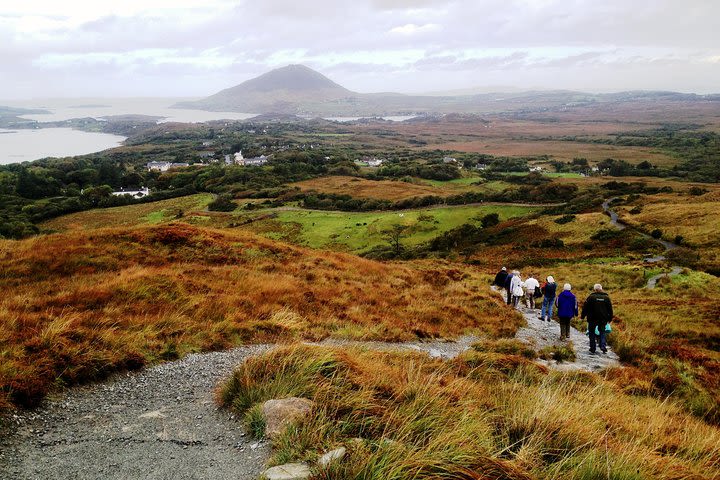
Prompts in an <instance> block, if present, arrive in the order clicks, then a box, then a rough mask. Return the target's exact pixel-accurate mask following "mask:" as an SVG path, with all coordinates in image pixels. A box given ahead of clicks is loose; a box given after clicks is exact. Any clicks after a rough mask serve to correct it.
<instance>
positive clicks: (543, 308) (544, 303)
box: [540, 297, 547, 320]
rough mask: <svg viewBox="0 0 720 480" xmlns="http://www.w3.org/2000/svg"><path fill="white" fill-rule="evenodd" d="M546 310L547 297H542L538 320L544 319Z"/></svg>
mask: <svg viewBox="0 0 720 480" xmlns="http://www.w3.org/2000/svg"><path fill="white" fill-rule="evenodd" d="M546 311H547V298H545V297H543V299H542V306H541V307H540V320H545V313H546Z"/></svg>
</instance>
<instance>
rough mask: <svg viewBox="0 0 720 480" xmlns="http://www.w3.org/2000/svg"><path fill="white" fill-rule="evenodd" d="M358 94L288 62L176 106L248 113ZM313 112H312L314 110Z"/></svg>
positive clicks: (298, 108)
mask: <svg viewBox="0 0 720 480" xmlns="http://www.w3.org/2000/svg"><path fill="white" fill-rule="evenodd" d="M356 95H358V94H357V93H355V92H351V91H350V90H348V89H346V88H344V87H342V86H340V85H338V84H337V83H335V82H333V81H332V80H330V79H329V78H327V77H326V76H324V75H323V74H321V73H319V72H316V71H315V70H312V69H311V68H308V67H306V66H304V65H288V66H287V67H283V68H278V69H275V70H272V71H270V72H267V73H265V74H263V75H260V76H259V77H255V78H253V79H251V80H248V81H246V82H243V83H241V84H240V85H236V86H234V87H231V88H227V89H225V90H222V91H220V92H218V93H216V94H215V95H211V96H209V97H207V98H205V99H202V100H198V101H194V102H182V103H179V104H177V105H175V106H176V107H182V108H194V109H201V110H210V111H228V110H230V111H239V112H248V113H261V114H265V113H280V114H296V113H302V110H303V107H302V106H303V105H312V104H323V103H326V102H333V101H337V100H339V99H342V98H345V97H352V96H356ZM310 113H312V112H310Z"/></svg>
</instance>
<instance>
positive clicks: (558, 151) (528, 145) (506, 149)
mask: <svg viewBox="0 0 720 480" xmlns="http://www.w3.org/2000/svg"><path fill="white" fill-rule="evenodd" d="M427 148H428V149H431V150H434V149H442V150H457V151H460V152H473V153H485V154H489V155H497V156H509V157H534V156H539V155H549V156H550V157H551V158H552V159H553V160H560V161H563V162H570V161H572V159H573V158H587V159H588V160H589V161H590V162H591V163H597V162H600V161H602V160H605V159H606V158H614V159H616V160H625V161H626V162H629V163H632V164H638V163H640V162H642V161H645V160H647V161H648V162H650V163H652V164H653V165H659V166H672V165H676V164H677V163H678V160H677V159H676V158H675V157H673V156H671V155H668V154H666V153H663V152H659V151H657V150H654V149H651V148H644V147H624V146H615V145H602V144H594V143H581V142H566V141H552V140H535V141H533V140H526V141H516V140H508V139H495V138H487V139H483V140H475V141H470V142H463V141H460V142H449V143H443V144H433V145H428V146H427Z"/></svg>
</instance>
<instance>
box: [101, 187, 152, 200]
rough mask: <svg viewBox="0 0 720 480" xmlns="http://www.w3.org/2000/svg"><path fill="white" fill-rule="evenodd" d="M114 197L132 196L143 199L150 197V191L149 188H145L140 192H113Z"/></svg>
mask: <svg viewBox="0 0 720 480" xmlns="http://www.w3.org/2000/svg"><path fill="white" fill-rule="evenodd" d="M111 194H112V195H115V196H116V197H121V196H123V195H130V196H131V197H133V198H142V197H147V196H148V195H150V189H149V188H147V187H144V188H142V189H140V190H120V191H117V192H111Z"/></svg>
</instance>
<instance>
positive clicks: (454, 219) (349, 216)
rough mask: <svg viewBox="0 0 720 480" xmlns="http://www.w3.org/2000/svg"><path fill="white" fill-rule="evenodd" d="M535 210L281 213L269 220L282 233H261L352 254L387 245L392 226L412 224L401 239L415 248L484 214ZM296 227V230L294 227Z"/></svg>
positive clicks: (464, 208) (510, 215)
mask: <svg viewBox="0 0 720 480" xmlns="http://www.w3.org/2000/svg"><path fill="white" fill-rule="evenodd" d="M536 209H537V208H535V207H523V206H490V205H488V206H462V207H440V208H429V209H421V210H404V211H391V212H362V213H355V212H331V211H327V212H325V211H317V210H302V209H298V210H282V211H278V216H277V217H276V218H275V219H274V220H273V221H275V222H280V223H282V224H284V225H286V226H288V228H287V229H285V231H282V232H279V231H274V232H263V234H264V235H267V236H270V237H274V238H282V237H284V236H286V234H287V232H288V231H289V230H291V228H290V227H292V226H294V227H296V229H295V230H296V231H295V232H294V234H295V235H296V238H295V240H296V241H299V242H300V243H303V244H305V245H307V246H309V247H313V248H333V249H337V250H346V251H351V252H355V253H361V252H365V251H367V250H369V249H371V248H373V247H376V246H379V245H385V244H387V241H386V240H385V235H384V234H383V233H382V231H383V230H385V229H388V228H390V227H392V226H393V225H396V224H402V225H409V226H410V225H412V226H413V232H412V233H411V234H410V235H409V236H408V237H407V238H406V239H404V240H403V243H404V244H405V245H418V244H420V243H423V242H426V241H428V240H431V239H432V238H434V237H436V236H438V235H440V234H442V233H444V232H447V231H448V230H451V229H453V228H455V227H459V226H460V225H462V224H464V223H473V224H479V222H480V220H479V219H480V218H481V217H483V216H484V215H487V214H488V213H498V214H499V215H500V219H501V220H505V219H508V218H513V217H519V216H523V215H527V214H528V213H530V212H533V211H535V210H536ZM297 227H299V229H298V228H297Z"/></svg>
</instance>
